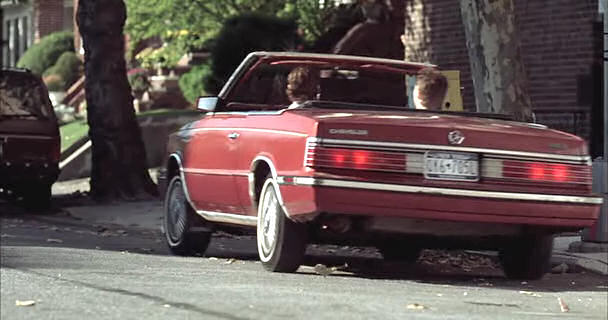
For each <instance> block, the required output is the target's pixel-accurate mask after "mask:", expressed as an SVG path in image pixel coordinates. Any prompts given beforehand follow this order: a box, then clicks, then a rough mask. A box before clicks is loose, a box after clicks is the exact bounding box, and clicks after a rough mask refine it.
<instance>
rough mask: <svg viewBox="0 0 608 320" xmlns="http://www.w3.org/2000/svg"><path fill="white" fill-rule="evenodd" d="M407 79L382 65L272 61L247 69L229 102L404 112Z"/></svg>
mask: <svg viewBox="0 0 608 320" xmlns="http://www.w3.org/2000/svg"><path fill="white" fill-rule="evenodd" d="M410 76H412V75H409V74H408V73H407V72H406V70H403V69H398V68H392V67H390V66H383V65H370V64H362V65H339V64H335V63H333V64H332V63H311V64H305V63H302V62H299V63H281V62H279V63H277V62H275V63H271V64H260V65H258V66H256V67H254V68H253V69H252V70H250V71H249V72H248V73H247V74H246V75H245V76H244V77H243V79H242V80H241V81H240V83H239V84H238V85H237V86H236V88H235V90H234V92H233V94H232V95H231V97H230V99H229V100H230V101H232V102H240V103H248V104H268V105H276V106H287V105H290V104H292V103H293V102H294V101H295V100H298V101H299V102H304V101H310V100H316V101H332V102H336V103H338V104H339V103H346V104H350V105H351V107H353V108H359V109H370V108H374V106H384V107H386V106H390V107H396V108H400V109H403V110H407V109H410V107H409V106H410V105H411V104H410V103H409V102H408V94H407V93H408V86H407V85H406V84H407V83H408V77H410ZM304 82H306V83H304ZM290 95H291V96H290ZM307 105H308V106H310V105H311V104H307ZM313 106H318V107H322V105H321V104H313Z"/></svg>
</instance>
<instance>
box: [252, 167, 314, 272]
mask: <svg viewBox="0 0 608 320" xmlns="http://www.w3.org/2000/svg"><path fill="white" fill-rule="evenodd" d="M276 188H277V185H276V184H275V183H274V180H273V179H272V177H268V178H267V179H266V181H265V182H264V185H263V187H262V192H261V195H260V201H259V205H258V226H257V244H258V254H259V256H260V260H261V261H262V265H263V266H264V268H265V269H266V270H269V271H273V272H294V271H296V270H297V269H298V267H299V266H300V264H301V263H302V260H303V259H304V254H305V252H306V244H307V243H306V242H307V239H308V228H307V225H306V224H304V223H297V222H294V221H291V220H290V219H289V218H287V216H286V215H285V211H284V210H283V208H282V207H281V205H280V204H279V198H278V195H277V190H276Z"/></svg>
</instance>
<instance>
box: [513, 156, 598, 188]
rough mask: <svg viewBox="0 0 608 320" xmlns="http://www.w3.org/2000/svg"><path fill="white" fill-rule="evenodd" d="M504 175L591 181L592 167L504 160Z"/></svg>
mask: <svg viewBox="0 0 608 320" xmlns="http://www.w3.org/2000/svg"><path fill="white" fill-rule="evenodd" d="M502 176H503V177H504V178H514V179H523V180H534V181H545V182H568V183H582V184H590V183H591V169H590V167H589V166H586V165H569V164H561V163H545V162H532V161H507V160H505V161H503V162H502Z"/></svg>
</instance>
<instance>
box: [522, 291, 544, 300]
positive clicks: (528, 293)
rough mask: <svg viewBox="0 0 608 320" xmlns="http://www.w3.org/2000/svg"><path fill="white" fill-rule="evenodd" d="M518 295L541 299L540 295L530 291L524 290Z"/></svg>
mask: <svg viewBox="0 0 608 320" xmlns="http://www.w3.org/2000/svg"><path fill="white" fill-rule="evenodd" d="M519 293H521V294H525V295H528V296H532V297H537V298H540V297H542V296H541V295H540V294H538V293H535V292H532V291H524V290H521V291H519Z"/></svg>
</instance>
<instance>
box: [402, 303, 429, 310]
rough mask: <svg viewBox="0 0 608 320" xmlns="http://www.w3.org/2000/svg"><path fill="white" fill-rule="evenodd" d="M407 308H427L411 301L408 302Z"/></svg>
mask: <svg viewBox="0 0 608 320" xmlns="http://www.w3.org/2000/svg"><path fill="white" fill-rule="evenodd" d="M406 308H408V309H413V310H424V309H427V307H425V306H423V305H421V304H419V303H412V304H408V305H407V307H406Z"/></svg>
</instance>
